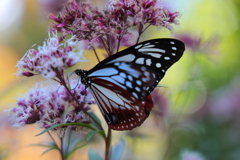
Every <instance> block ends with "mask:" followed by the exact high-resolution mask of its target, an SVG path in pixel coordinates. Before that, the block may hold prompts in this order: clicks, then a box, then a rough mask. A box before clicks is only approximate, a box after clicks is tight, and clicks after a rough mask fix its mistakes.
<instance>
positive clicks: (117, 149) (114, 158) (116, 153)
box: [111, 138, 126, 160]
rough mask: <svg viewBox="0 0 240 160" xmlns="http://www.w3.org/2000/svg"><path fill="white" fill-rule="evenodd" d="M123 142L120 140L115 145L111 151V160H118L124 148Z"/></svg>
mask: <svg viewBox="0 0 240 160" xmlns="http://www.w3.org/2000/svg"><path fill="white" fill-rule="evenodd" d="M125 145H126V143H125V141H124V140H123V139H122V138H121V139H120V142H119V143H117V144H115V145H114V146H113V147H112V150H111V160H120V159H121V157H122V155H123V151H124V148H125Z"/></svg>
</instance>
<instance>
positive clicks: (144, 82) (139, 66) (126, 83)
mask: <svg viewBox="0 0 240 160" xmlns="http://www.w3.org/2000/svg"><path fill="white" fill-rule="evenodd" d="M184 49H185V46H184V43H183V42H181V41H179V40H176V39H167V38H163V39H154V40H149V41H145V42H142V43H139V44H137V45H135V46H132V47H129V48H127V49H125V50H123V51H121V52H118V53H116V54H114V55H113V56H110V57H108V58H106V59H105V60H103V61H101V62H100V63H99V64H98V65H96V66H95V67H94V68H93V69H91V70H90V71H88V77H98V78H102V79H105V80H107V81H110V82H113V83H115V84H117V85H119V86H121V87H122V88H124V89H126V90H128V91H129V92H130V93H132V94H134V95H135V97H136V98H137V99H138V100H139V101H141V100H143V99H144V97H145V96H147V95H148V94H150V93H151V92H152V91H153V89H154V88H155V87H156V86H157V84H158V83H159V81H160V80H161V79H162V78H163V76H164V75H165V72H166V71H167V69H168V68H169V67H170V66H171V65H172V64H174V63H175V62H176V61H178V60H179V59H180V58H181V56H182V54H183V51H184Z"/></svg>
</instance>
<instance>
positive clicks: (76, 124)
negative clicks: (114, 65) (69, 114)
mask: <svg viewBox="0 0 240 160" xmlns="http://www.w3.org/2000/svg"><path fill="white" fill-rule="evenodd" d="M68 125H71V126H81V127H85V128H88V129H91V130H96V129H95V128H93V127H92V126H91V125H89V124H86V123H80V122H74V123H64V124H56V125H53V126H52V127H50V128H48V129H45V130H44V131H42V132H41V133H39V134H37V135H36V136H40V135H42V134H43V133H46V132H47V131H49V130H51V129H53V128H56V127H62V126H68Z"/></svg>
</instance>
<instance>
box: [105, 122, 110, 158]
mask: <svg viewBox="0 0 240 160" xmlns="http://www.w3.org/2000/svg"><path fill="white" fill-rule="evenodd" d="M111 141H112V130H111V128H109V127H108V134H107V137H106V141H105V143H106V150H105V160H110V157H111V150H110V146H111Z"/></svg>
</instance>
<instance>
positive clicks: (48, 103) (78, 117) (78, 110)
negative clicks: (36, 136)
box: [10, 80, 95, 136]
mask: <svg viewBox="0 0 240 160" xmlns="http://www.w3.org/2000/svg"><path fill="white" fill-rule="evenodd" d="M77 81H78V80H71V81H70V85H72V86H74V85H75V84H77V83H78V82H77ZM71 92H72V95H73V96H74V97H76V99H77V101H78V102H79V103H76V101H75V100H74V99H73V98H72V97H71V96H70V95H69V92H68V91H67V89H66V88H64V87H60V88H59V86H55V85H52V86H47V85H44V84H37V85H36V86H35V87H34V88H32V89H31V90H30V91H29V92H28V93H27V95H26V96H25V97H22V98H19V99H18V100H17V107H13V108H12V109H11V110H10V111H11V112H12V113H14V116H13V118H12V119H13V121H14V126H18V127H23V126H25V125H27V124H35V123H36V124H38V126H39V127H40V128H44V129H47V128H49V127H51V126H53V125H56V124H64V123H70V122H82V123H90V120H89V118H88V116H87V115H85V114H84V113H83V112H82V110H84V111H88V110H89V109H90V107H89V105H90V104H94V103H95V102H94V101H93V98H92V95H91V94H90V92H89V91H88V90H87V89H86V88H85V86H84V85H81V84H80V85H78V86H77V87H76V88H75V89H74V90H72V91H71ZM65 129H66V127H58V128H54V129H53V131H55V132H56V133H57V134H58V135H59V136H61V135H62V133H63V131H65ZM75 129H76V127H75Z"/></svg>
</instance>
